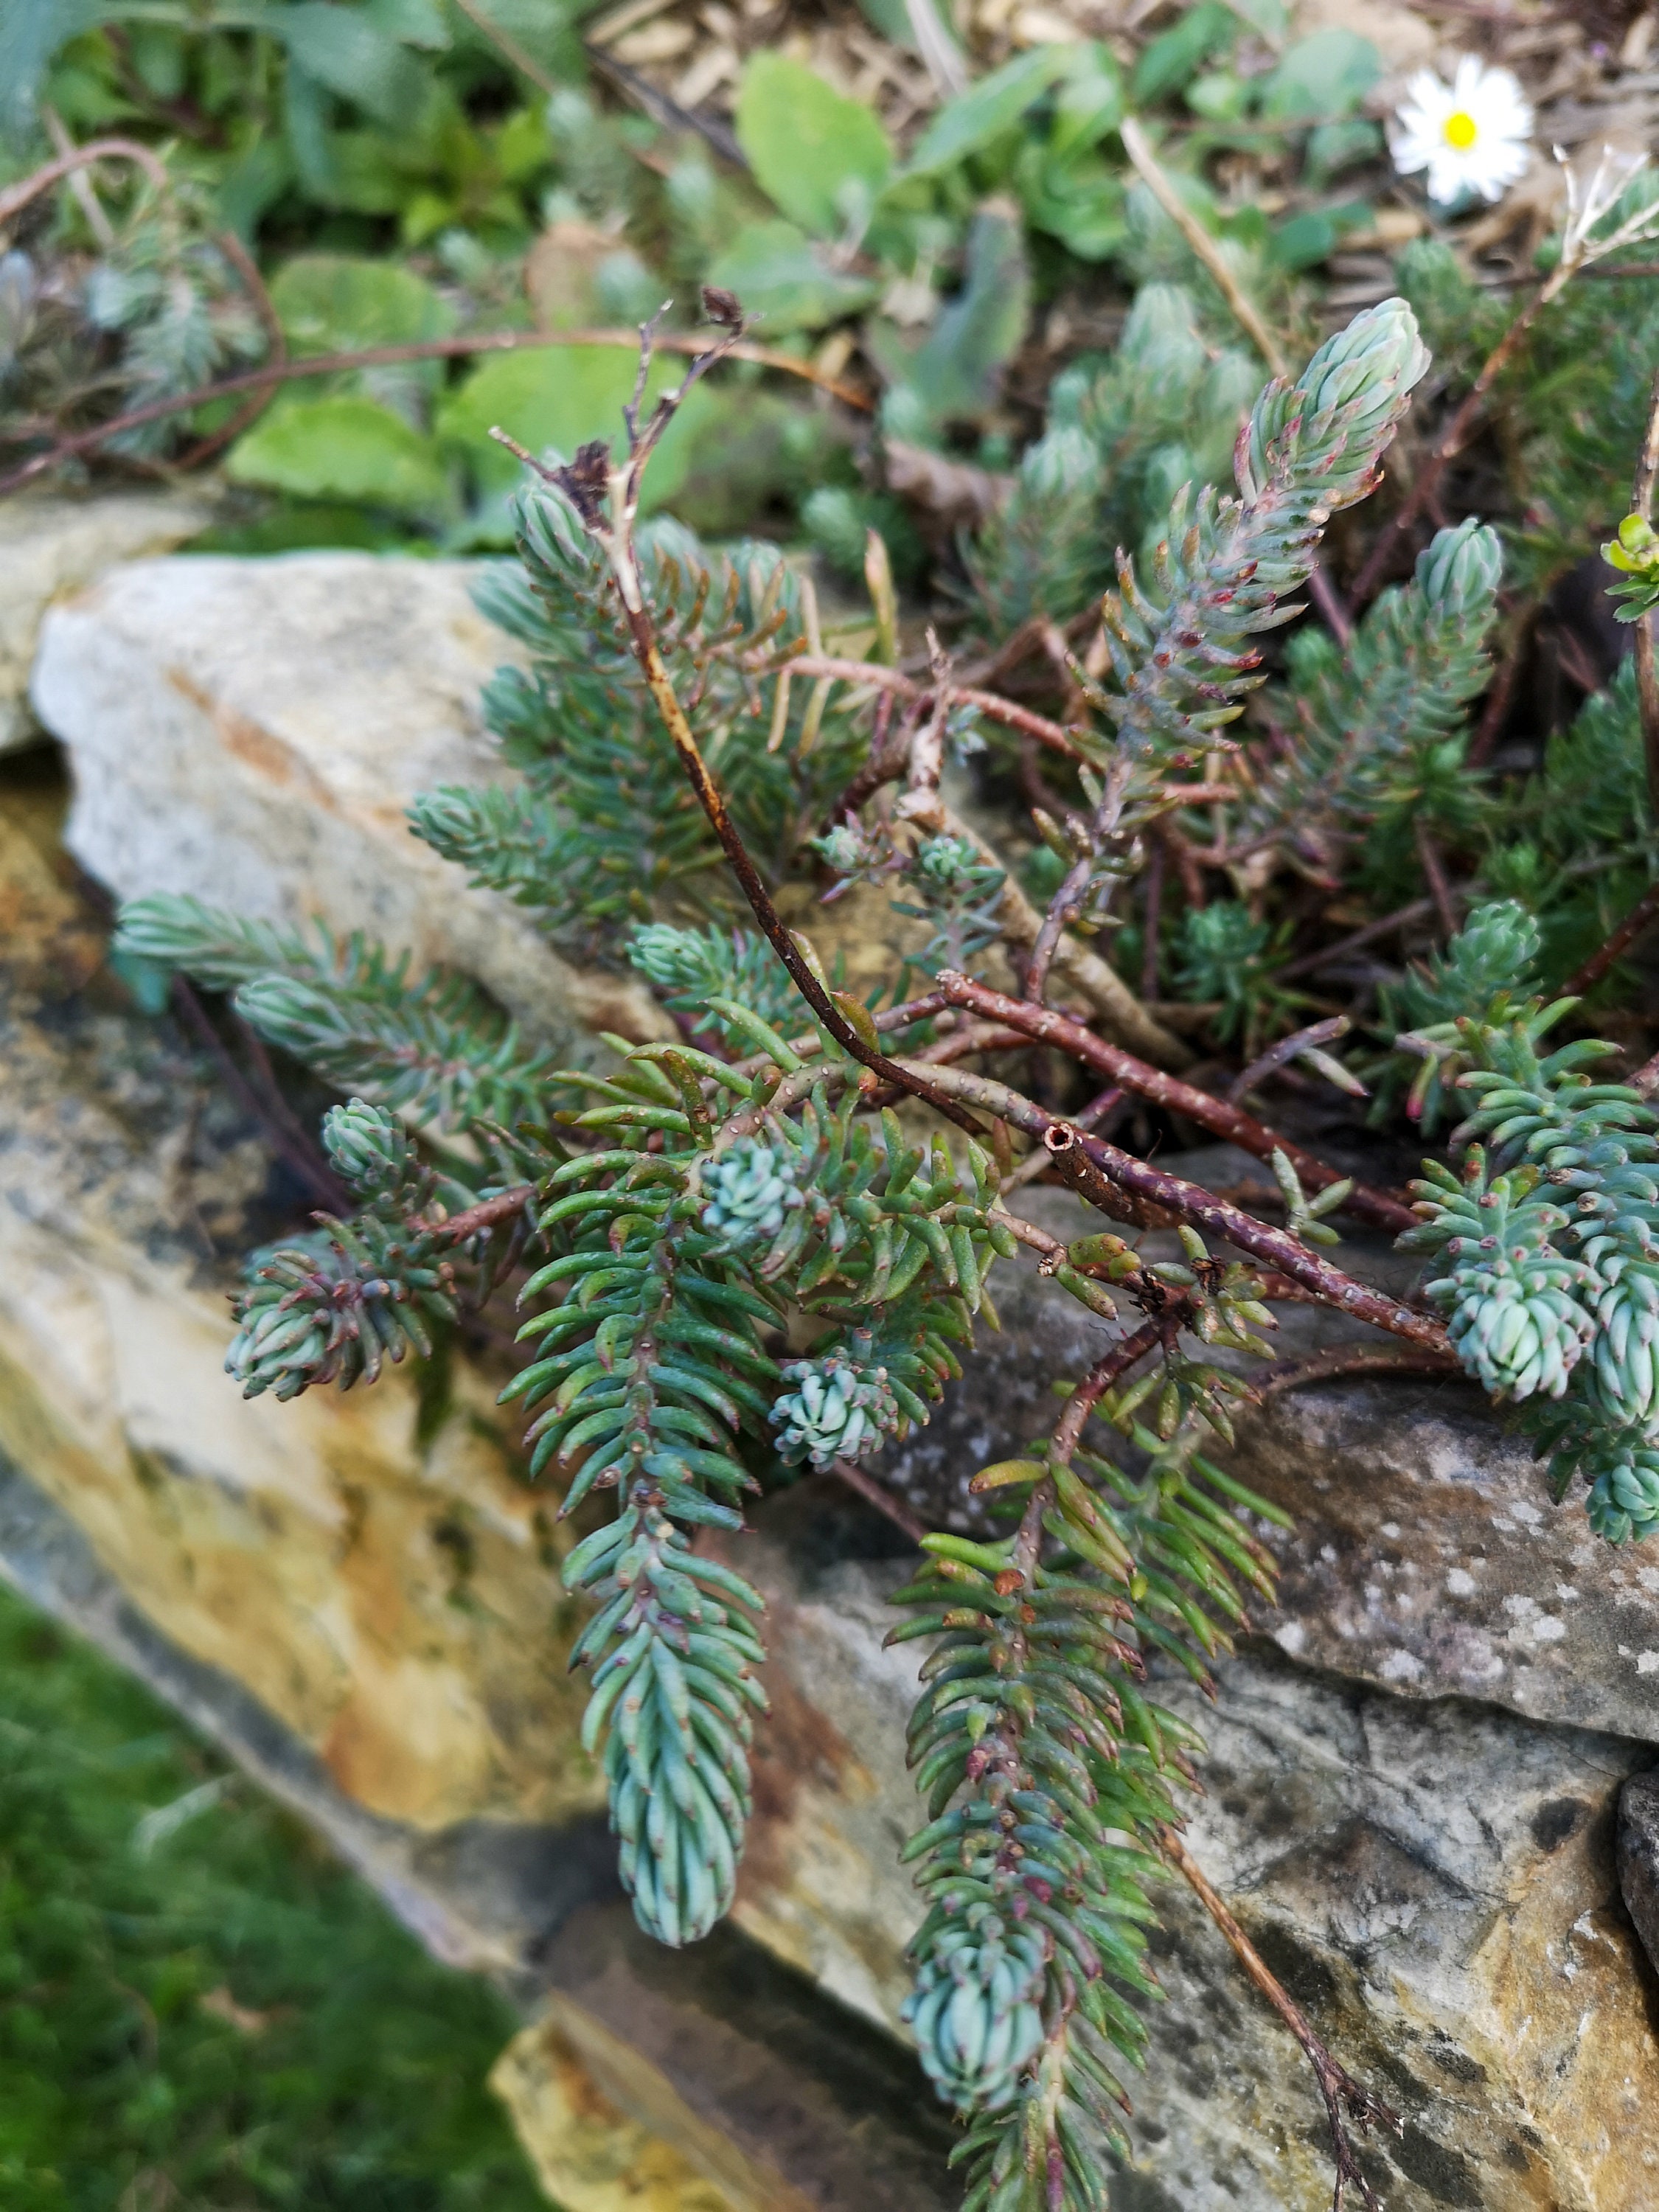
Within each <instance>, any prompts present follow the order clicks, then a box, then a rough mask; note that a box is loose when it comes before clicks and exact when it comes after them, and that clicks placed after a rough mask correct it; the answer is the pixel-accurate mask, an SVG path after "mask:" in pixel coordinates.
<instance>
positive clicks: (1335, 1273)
mask: <svg viewBox="0 0 1659 2212" xmlns="http://www.w3.org/2000/svg"><path fill="white" fill-rule="evenodd" d="M932 1073H933V1079H934V1081H935V1082H936V1083H937V1084H938V1085H939V1088H940V1089H941V1090H942V1091H949V1092H950V1093H951V1096H952V1097H956V1098H961V1099H963V1100H965V1101H966V1102H967V1103H969V1105H973V1106H977V1107H979V1108H980V1109H981V1111H982V1112H984V1113H987V1114H995V1115H1000V1116H1001V1117H1002V1119H1003V1120H1004V1121H1006V1122H1008V1123H1009V1124H1010V1126H1011V1127H1014V1128H1018V1129H1024V1130H1026V1131H1027V1132H1029V1133H1030V1135H1032V1136H1034V1137H1036V1138H1038V1139H1040V1140H1041V1141H1042V1144H1043V1145H1044V1146H1046V1147H1047V1148H1048V1152H1049V1153H1050V1155H1051V1156H1052V1158H1053V1159H1054V1169H1055V1172H1056V1173H1057V1174H1058V1175H1059V1176H1060V1180H1061V1181H1062V1182H1066V1183H1069V1184H1070V1185H1071V1187H1072V1188H1073V1190H1075V1191H1076V1192H1077V1194H1078V1195H1079V1197H1080V1198H1083V1199H1085V1200H1087V1201H1088V1202H1089V1204H1090V1205H1091V1206H1096V1207H1097V1208H1098V1210H1099V1211H1100V1212H1103V1213H1106V1214H1109V1215H1110V1216H1111V1217H1112V1218H1114V1219H1115V1220H1120V1221H1121V1220H1122V1219H1123V1218H1125V1214H1126V1211H1127V1210H1128V1209H1129V1208H1131V1207H1133V1206H1134V1205H1136V1204H1139V1205H1140V1206H1144V1207H1148V1208H1156V1209H1158V1212H1160V1213H1161V1215H1162V1216H1163V1218H1165V1219H1170V1218H1173V1219H1176V1220H1180V1221H1189V1222H1191V1223H1192V1224H1193V1225H1194V1227H1195V1228H1198V1229H1206V1230H1208V1231H1209V1232H1210V1234H1211V1235H1212V1237H1221V1238H1223V1239H1225V1241H1226V1242H1227V1243H1230V1244H1232V1245H1235V1246H1237V1249H1238V1250H1239V1251H1241V1252H1248V1253H1249V1255H1250V1257H1251V1258H1252V1259H1253V1260H1255V1261H1260V1262H1261V1265H1263V1266H1264V1267H1269V1268H1273V1269H1276V1270H1277V1271H1278V1272H1279V1273H1281V1274H1285V1275H1288V1276H1289V1277H1290V1279H1291V1281H1292V1282H1293V1283H1299V1284H1301V1285H1302V1286H1303V1288H1304V1290H1309V1291H1313V1292H1314V1294H1315V1295H1316V1297H1318V1298H1320V1299H1321V1300H1322V1302H1323V1303H1324V1304H1327V1305H1332V1306H1334V1307H1336V1308H1337V1310H1339V1311H1340V1312H1342V1313H1346V1314H1352V1316H1353V1317H1354V1319H1355V1320H1356V1321H1363V1322H1370V1325H1371V1327H1372V1328H1380V1329H1383V1330H1385V1331H1386V1332H1387V1333H1388V1334H1389V1335H1390V1336H1398V1337H1403V1338H1404V1339H1405V1340H1407V1343H1410V1344H1422V1345H1428V1346H1431V1347H1432V1349H1434V1350H1435V1351H1437V1352H1440V1351H1444V1350H1445V1349H1446V1348H1447V1341H1448V1340H1447V1336H1446V1332H1445V1329H1444V1328H1443V1325H1442V1324H1441V1323H1440V1322H1437V1321H1436V1320H1433V1319H1431V1317H1430V1316H1428V1315H1426V1314H1420V1313H1413V1311H1412V1310H1411V1308H1410V1307H1409V1306H1407V1305H1403V1304H1401V1302H1400V1301H1399V1300H1398V1299H1396V1298H1392V1297H1388V1296H1387V1295H1386V1294H1385V1293H1384V1292H1383V1291H1378V1290H1374V1289H1372V1287H1371V1286H1370V1284H1369V1283H1360V1282H1356V1281H1355V1280H1354V1279H1353V1277H1352V1275H1345V1274H1344V1273H1343V1272H1342V1270H1341V1269H1340V1267H1333V1266H1332V1265H1331V1264H1330V1262H1329V1261H1328V1260H1322V1259H1320V1258H1318V1257H1317V1256H1316V1254H1314V1253H1313V1252H1311V1251H1310V1250H1309V1249H1308V1247H1307V1246H1306V1245H1305V1244H1303V1243H1299V1242H1298V1240H1297V1238H1296V1237H1292V1236H1291V1235H1290V1234H1288V1232H1287V1231H1284V1230H1281V1229H1273V1228H1271V1227H1270V1226H1269V1225H1267V1223H1266V1222H1262V1221H1258V1220H1256V1219H1255V1217H1254V1216H1253V1215H1251V1214H1249V1213H1245V1212H1241V1211H1240V1209H1239V1208H1238V1207H1237V1206H1230V1205H1229V1204H1228V1203H1227V1202H1226V1200H1224V1199H1218V1198H1217V1197H1216V1195H1215V1194H1214V1193H1213V1192H1212V1191H1208V1190H1206V1189H1205V1188H1203V1186H1202V1185H1201V1184H1200V1183H1195V1182H1186V1181H1185V1180H1184V1179H1183V1178H1182V1176H1172V1175H1170V1174H1169V1173H1167V1172H1166V1170H1164V1169H1162V1168H1156V1167H1153V1166H1152V1164H1151V1163H1150V1162H1149V1161H1146V1160H1138V1159H1136V1158H1134V1156H1133V1154H1132V1153H1129V1152H1121V1151H1120V1150H1119V1149H1118V1147H1117V1146H1115V1145H1111V1144H1108V1143H1107V1141H1106V1140H1105V1139H1104V1138H1103V1137H1091V1136H1090V1135H1089V1134H1088V1133H1087V1132H1086V1131H1085V1130H1082V1129H1079V1127H1077V1126H1076V1124H1075V1123H1074V1122H1070V1121H1064V1120H1062V1119H1061V1117H1060V1115H1057V1114H1050V1113H1049V1112H1048V1109H1046V1108H1045V1107H1042V1106H1039V1105H1038V1104H1037V1103H1036V1101H1035V1100H1034V1099H1030V1098H1027V1097H1024V1095H1023V1094H1022V1093H1021V1092H1019V1091H1014V1090H1012V1089H1011V1088H1010V1087H1009V1085H1007V1084H1006V1083H999V1082H998V1081H997V1080H996V1079H995V1078H994V1077H993V1076H988V1075H975V1074H970V1073H969V1072H968V1071H967V1070H966V1069H964V1068H960V1067H941V1068H938V1069H935V1070H933V1071H932Z"/></svg>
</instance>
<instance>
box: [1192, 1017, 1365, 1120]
mask: <svg viewBox="0 0 1659 2212" xmlns="http://www.w3.org/2000/svg"><path fill="white" fill-rule="evenodd" d="M1351 1027H1352V1024H1351V1023H1350V1022H1349V1020H1348V1018H1347V1016H1346V1014H1332V1015H1329V1016H1328V1018H1326V1019H1325V1020H1324V1021H1322V1022H1310V1023H1309V1024H1308V1026H1307V1028H1306V1029H1304V1030H1296V1031H1294V1032H1293V1034H1292V1035H1291V1036H1287V1037H1280V1039H1279V1042H1278V1043H1277V1044H1270V1045H1269V1046H1268V1047H1267V1050H1266V1052H1263V1053H1258V1054H1257V1055H1256V1057H1255V1059H1254V1060H1252V1061H1251V1062H1250V1064H1249V1066H1248V1067H1247V1068H1246V1069H1245V1070H1244V1072H1243V1074H1242V1075H1239V1076H1237V1078H1236V1079H1234V1081H1233V1082H1232V1083H1231V1085H1229V1086H1228V1090H1227V1103H1228V1104H1229V1105H1230V1106H1242V1105H1243V1103H1244V1101H1245V1100H1246V1099H1247V1098H1248V1097H1249V1095H1250V1093H1251V1091H1254V1090H1255V1088H1256V1086H1257V1085H1258V1084H1261V1083H1265V1082H1266V1080H1267V1078H1268V1076H1270V1075H1271V1074H1273V1072H1274V1070H1275V1069H1276V1068H1280V1067H1285V1066H1289V1064H1290V1062H1291V1060H1296V1059H1298V1058H1299V1057H1300V1056H1301V1054H1303V1053H1304V1052H1309V1051H1312V1052H1314V1053H1315V1054H1317V1055H1318V1057H1317V1058H1316V1060H1315V1065H1316V1066H1320V1068H1321V1073H1322V1074H1323V1075H1324V1077H1325V1079H1326V1081H1327V1082H1331V1081H1334V1072H1335V1071H1336V1070H1337V1069H1338V1067H1339V1063H1338V1062H1336V1061H1334V1060H1328V1059H1327V1058H1326V1057H1325V1055H1324V1054H1321V1053H1320V1052H1319V1048H1320V1047H1321V1046H1322V1045H1327V1044H1334V1043H1335V1042H1336V1041H1337V1039H1338V1038H1339V1037H1345V1036H1346V1035H1347V1034H1348V1031H1349V1029H1350V1028H1351ZM1341 1073H1342V1074H1343V1076H1344V1078H1345V1080H1344V1081H1343V1082H1341V1083H1340V1084H1338V1085H1337V1088H1338V1089H1339V1090H1341V1091H1346V1092H1347V1094H1348V1096H1349V1097H1351V1098H1365V1097H1370V1093H1369V1091H1367V1090H1366V1088H1365V1086H1364V1084H1363V1083H1361V1082H1359V1081H1358V1079H1357V1078H1356V1077H1354V1076H1352V1075H1349V1074H1348V1073H1347V1071H1346V1069H1342V1070H1341Z"/></svg>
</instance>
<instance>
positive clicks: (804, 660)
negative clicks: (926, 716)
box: [781, 653, 1084, 760]
mask: <svg viewBox="0 0 1659 2212" xmlns="http://www.w3.org/2000/svg"><path fill="white" fill-rule="evenodd" d="M781 673H783V674H784V675H787V676H816V677H825V678H829V679H830V680H831V681H832V682H835V683H839V684H867V685H868V686H869V687H870V689H871V690H873V691H893V692H896V693H897V695H898V696H899V697H900V698H901V699H923V698H929V699H931V698H932V697H933V696H935V687H934V685H933V684H932V683H931V682H930V683H927V684H919V683H918V682H917V681H916V679H915V678H914V677H912V676H906V675H905V674H903V672H902V671H901V670H899V669H896V668H884V667H883V666H882V665H881V664H880V663H879V662H878V661H873V660H839V659H836V658H835V657H834V656H833V655H832V654H829V653H798V654H796V655H795V657H794V658H793V659H791V660H788V661H787V662H786V663H785V664H784V666H783V669H782V671H781ZM944 696H945V699H946V701H947V702H948V703H949V704H950V705H951V706H953V707H973V708H977V710H978V711H979V713H981V714H985V715H987V716H988V717H989V718H990V720H992V721H994V722H1000V723H1002V724H1003V726H1004V727H1005V728H1007V729H1010V730H1019V731H1022V732H1024V735H1025V736H1027V737H1029V738H1036V741H1037V743H1038V744H1043V745H1047V746H1048V748H1049V750H1051V751H1053V752H1057V753H1064V754H1065V755H1066V758H1067V759H1068V760H1081V759H1082V758H1083V757H1084V754H1083V750H1082V748H1081V746H1079V744H1078V743H1077V741H1076V739H1075V738H1073V736H1072V735H1071V733H1070V732H1069V731H1067V730H1065V729H1063V728H1062V727H1061V726H1060V724H1059V723H1058V722H1051V721H1050V720H1049V719H1048V716H1047V715H1046V714H1035V713H1033V711H1032V710H1031V708H1029V707H1021V706H1018V705H1016V704H1015V702H1014V701H1013V700H1012V699H1005V698H1003V697H1002V696H1001V694H1000V692H996V691H981V690H979V689H978V688H977V687H976V686H975V685H974V684H951V685H950V686H949V688H948V690H946V692H945V695H944Z"/></svg>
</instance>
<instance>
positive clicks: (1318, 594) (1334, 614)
mask: <svg viewBox="0 0 1659 2212" xmlns="http://www.w3.org/2000/svg"><path fill="white" fill-rule="evenodd" d="M1307 592H1308V597H1309V598H1310V599H1311V600H1312V601H1313V603H1314V606H1315V608H1316V611H1317V613H1318V616H1319V619H1320V620H1321V622H1322V623H1324V625H1325V627H1326V629H1328V630H1329V632H1330V634H1331V635H1332V636H1333V637H1334V639H1335V640H1336V641H1337V643H1338V644H1339V645H1346V643H1347V642H1348V640H1349V639H1350V638H1351V637H1352V635H1353V624H1352V622H1351V621H1350V620H1349V618H1348V610H1347V609H1346V607H1345V606H1344V605H1343V604H1342V600H1341V597H1340V593H1339V592H1338V591H1337V588H1336V586H1335V585H1334V583H1332V581H1331V580H1330V578H1329V577H1328V575H1327V574H1325V571H1324V570H1323V568H1321V567H1320V565H1319V563H1318V562H1317V561H1316V562H1314V564H1313V567H1312V568H1310V569H1309V571H1308V583H1307Z"/></svg>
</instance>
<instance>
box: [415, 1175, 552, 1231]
mask: <svg viewBox="0 0 1659 2212" xmlns="http://www.w3.org/2000/svg"><path fill="white" fill-rule="evenodd" d="M535 1195H536V1186H535V1184H534V1183H533V1182H520V1183H515V1184H514V1185H513V1188H511V1189H510V1190H501V1191H497V1192H496V1194H495V1196H494V1198H481V1199H480V1200H478V1203H477V1205H476V1206H468V1207H467V1208H466V1209H465V1212H461V1213H451V1214H447V1215H446V1216H445V1217H444V1218H442V1219H441V1220H436V1221H415V1222H411V1223H410V1227H411V1228H413V1229H423V1230H425V1231H427V1232H428V1234H429V1235H431V1236H434V1237H448V1238H449V1239H450V1241H451V1243H456V1244H464V1243H465V1242H466V1240H467V1238H468V1237H477V1236H478V1235H479V1234H480V1233H481V1232H482V1231H484V1230H486V1229H498V1228H500V1226H501V1224H502V1222H504V1221H511V1220H512V1219H513V1218H514V1216H515V1215H517V1214H520V1213H522V1212H524V1210H525V1208H526V1206H528V1205H529V1204H530V1202H531V1200H532V1199H533V1198H534V1197H535Z"/></svg>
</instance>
